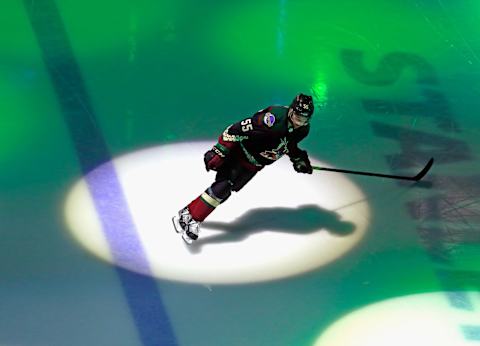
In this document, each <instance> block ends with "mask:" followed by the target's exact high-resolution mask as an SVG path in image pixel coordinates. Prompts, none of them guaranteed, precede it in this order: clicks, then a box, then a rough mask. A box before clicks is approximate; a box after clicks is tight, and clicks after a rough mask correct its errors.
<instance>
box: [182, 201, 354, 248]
mask: <svg viewBox="0 0 480 346" xmlns="http://www.w3.org/2000/svg"><path fill="white" fill-rule="evenodd" d="M202 226H203V228H208V229H211V230H219V231H222V233H219V234H216V235H213V236H208V237H204V238H202V234H201V232H200V237H199V239H198V240H197V241H195V242H194V243H193V244H192V245H191V246H189V249H190V250H191V252H192V253H198V252H199V251H201V248H202V246H204V245H207V244H220V243H227V242H228V243H229V242H238V241H242V240H244V239H246V238H248V237H249V236H250V235H251V234H254V233H258V232H262V231H265V230H272V231H276V232H286V233H294V234H307V233H313V232H317V231H318V230H320V229H321V230H325V231H328V232H330V233H333V234H336V235H339V236H345V235H349V234H351V233H353V232H354V231H355V225H354V224H353V223H351V222H348V221H342V220H341V219H340V215H339V214H337V213H335V212H333V211H330V210H326V209H322V208H320V207H319V206H317V205H303V206H300V207H298V208H258V209H252V210H250V211H248V212H247V213H245V214H244V215H242V216H240V217H239V218H238V219H236V220H235V221H233V222H231V223H225V222H204V223H203V224H202Z"/></svg>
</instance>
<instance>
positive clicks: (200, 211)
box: [188, 196, 215, 222]
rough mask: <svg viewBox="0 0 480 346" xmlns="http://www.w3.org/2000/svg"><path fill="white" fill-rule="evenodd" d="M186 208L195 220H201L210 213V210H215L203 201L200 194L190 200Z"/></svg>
mask: <svg viewBox="0 0 480 346" xmlns="http://www.w3.org/2000/svg"><path fill="white" fill-rule="evenodd" d="M188 210H189V211H190V215H192V218H193V219H194V220H195V221H198V222H202V221H203V220H205V218H206V217H207V216H208V215H210V213H211V212H212V211H214V210H215V208H214V207H212V206H211V205H209V204H207V203H205V202H204V201H203V200H202V199H201V198H200V196H198V197H197V198H195V199H194V200H193V201H192V202H190V204H189V205H188Z"/></svg>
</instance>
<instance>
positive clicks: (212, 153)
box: [203, 143, 228, 172]
mask: <svg viewBox="0 0 480 346" xmlns="http://www.w3.org/2000/svg"><path fill="white" fill-rule="evenodd" d="M227 154H228V149H227V148H225V147H224V146H222V145H220V144H219V143H217V144H215V145H214V146H213V147H212V149H210V150H209V151H207V152H206V153H205V155H204V156H203V162H205V169H206V170H207V172H208V171H209V170H213V171H216V170H218V169H219V168H220V167H221V166H222V165H223V163H224V162H225V157H226V156H227Z"/></svg>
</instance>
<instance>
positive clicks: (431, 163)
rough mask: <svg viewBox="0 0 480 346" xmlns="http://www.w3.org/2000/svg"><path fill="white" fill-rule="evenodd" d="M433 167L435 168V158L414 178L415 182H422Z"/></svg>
mask: <svg viewBox="0 0 480 346" xmlns="http://www.w3.org/2000/svg"><path fill="white" fill-rule="evenodd" d="M432 166H433V157H432V158H431V159H430V160H429V161H428V162H427V164H426V165H425V167H423V169H422V170H421V171H420V173H418V174H417V175H416V176H414V177H413V180H415V181H420V180H421V179H422V178H423V177H424V176H425V175H426V174H427V173H428V171H429V170H430V168H432Z"/></svg>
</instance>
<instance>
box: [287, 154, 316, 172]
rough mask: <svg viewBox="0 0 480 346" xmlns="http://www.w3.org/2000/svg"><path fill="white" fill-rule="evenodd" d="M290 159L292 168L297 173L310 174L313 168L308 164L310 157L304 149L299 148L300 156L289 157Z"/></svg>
mask: <svg viewBox="0 0 480 346" xmlns="http://www.w3.org/2000/svg"><path fill="white" fill-rule="evenodd" d="M290 161H292V163H293V168H294V169H295V171H296V172H298V173H306V174H312V172H313V169H312V165H311V164H310V159H309V158H308V154H307V152H306V151H304V150H301V152H300V156H296V157H291V158H290Z"/></svg>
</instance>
